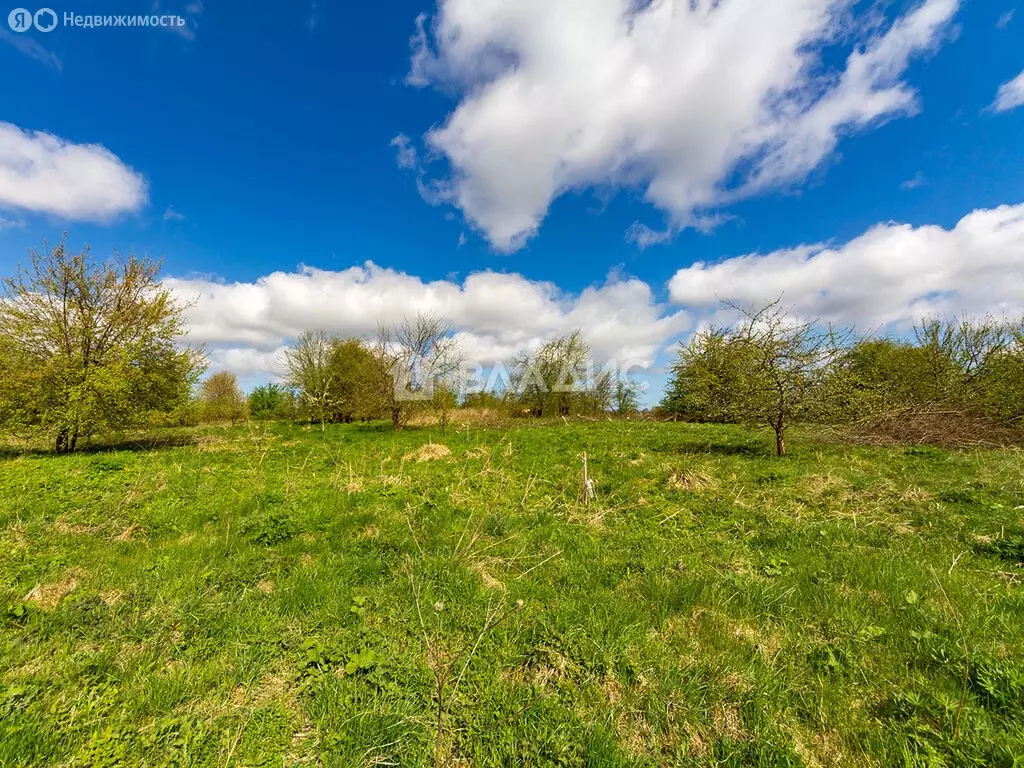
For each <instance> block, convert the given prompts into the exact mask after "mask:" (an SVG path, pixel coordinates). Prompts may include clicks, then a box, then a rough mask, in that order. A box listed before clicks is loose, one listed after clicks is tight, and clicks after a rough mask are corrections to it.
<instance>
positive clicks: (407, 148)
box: [391, 133, 420, 169]
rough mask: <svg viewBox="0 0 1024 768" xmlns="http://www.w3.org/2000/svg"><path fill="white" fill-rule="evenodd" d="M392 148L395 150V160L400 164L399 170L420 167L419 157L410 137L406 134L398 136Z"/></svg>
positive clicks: (393, 141)
mask: <svg viewBox="0 0 1024 768" xmlns="http://www.w3.org/2000/svg"><path fill="white" fill-rule="evenodd" d="M391 146H392V147H394V148H395V160H396V161H397V162H398V167H399V168H407V169H412V168H418V167H419V164H420V162H419V155H418V154H417V152H416V147H414V146H413V144H412V140H411V139H410V138H409V137H408V136H406V135H405V134H404V133H400V134H398V135H397V136H395V138H393V139H392V140H391Z"/></svg>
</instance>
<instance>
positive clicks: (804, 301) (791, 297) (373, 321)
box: [165, 203, 1024, 382]
mask: <svg viewBox="0 0 1024 768" xmlns="http://www.w3.org/2000/svg"><path fill="white" fill-rule="evenodd" d="M1022 253H1024V203H1022V204H1020V205H1015V206H1011V205H1007V206H1001V207H999V208H994V209H991V210H978V211H975V212H973V213H971V214H968V215H967V216H965V217H963V219H961V220H960V222H958V223H957V224H956V226H955V227H953V228H952V229H948V230H947V229H943V228H941V227H937V226H921V227H913V226H910V225H908V224H896V223H883V224H879V225H877V226H875V227H872V228H871V229H870V230H868V231H867V232H865V233H864V234H863V235H861V236H860V237H857V238H856V239H854V240H851V241H850V242H848V243H846V244H844V245H840V246H828V245H822V244H817V245H799V246H796V247H794V248H789V249H785V250H779V251H775V252H772V253H768V254H748V255H744V256H737V257H734V258H728V259H725V260H723V261H721V262H719V263H717V264H705V263H697V264H694V265H692V266H690V267H687V268H684V269H680V270H679V271H678V272H676V274H675V275H674V276H673V277H672V279H671V280H670V281H669V283H668V292H669V297H670V301H671V305H670V306H666V305H664V304H662V303H660V302H659V301H658V299H657V298H656V296H655V292H654V291H653V290H652V288H651V286H649V285H648V284H647V283H645V282H643V281H641V280H638V279H635V278H624V277H619V276H617V275H615V274H614V273H613V274H612V275H610V276H609V278H608V279H607V281H606V282H605V283H603V284H601V285H595V286H591V287H589V288H587V289H585V290H583V291H582V292H580V293H578V294H570V293H566V292H564V291H562V290H560V289H559V288H558V287H557V286H555V285H553V284H552V283H547V282H540V281H534V280H529V279H528V278H526V277H523V276H522V275H517V274H505V273H497V272H490V271H488V272H478V273H475V274H471V275H469V276H468V277H466V278H465V279H464V280H462V281H459V280H457V279H456V278H454V277H449V278H448V279H445V280H435V281H427V280H424V279H422V278H420V277H417V276H415V275H410V274H407V273H403V272H399V271H396V270H393V269H387V268H384V267H380V266H377V265H376V264H374V263H372V262H366V263H365V264H364V265H362V266H355V267H351V268H349V269H345V270H341V271H327V270H321V269H315V268H311V267H303V268H301V269H299V270H298V271H295V272H275V273H273V274H270V275H266V276H264V277H261V278H259V279H258V280H256V281H254V282H240V283H226V282H218V281H215V280H212V279H207V278H192V279H180V278H172V279H168V280H166V281H165V282H166V284H167V285H168V287H170V288H171V289H172V290H173V291H174V292H175V294H176V295H177V296H178V297H179V298H181V299H182V300H185V301H191V302H194V304H193V306H192V307H191V308H190V309H189V311H188V316H187V320H188V326H189V329H190V334H189V338H190V340H191V341H193V342H196V343H204V344H206V345H207V347H208V349H209V350H210V353H211V354H210V356H211V360H212V364H213V368H214V369H221V368H224V369H228V370H232V371H234V372H235V373H236V374H238V375H239V376H240V377H242V378H243V379H245V380H247V381H251V382H255V381H259V380H261V379H263V378H266V377H267V376H268V375H269V376H276V375H280V374H281V373H282V370H281V365H282V361H283V352H284V348H285V345H286V344H287V343H288V342H289V341H290V340H291V339H293V338H294V337H295V336H297V335H298V334H299V333H301V332H302V331H303V330H307V329H322V330H325V331H327V332H329V333H334V334H338V335H342V336H356V337H363V338H367V337H372V336H373V334H374V332H375V331H376V329H377V324H378V321H383V322H384V323H394V322H396V321H397V320H399V319H401V318H403V317H408V316H410V315H413V314H415V313H417V312H430V313H435V314H438V315H440V316H442V317H444V318H446V319H448V320H449V321H450V322H451V323H452V324H453V325H454V326H455V328H456V329H458V331H459V335H460V339H461V340H462V343H463V351H464V352H465V353H466V355H467V356H468V357H469V358H471V359H473V360H475V361H477V362H479V363H481V364H484V365H487V364H491V363H496V362H499V361H508V360H509V359H510V358H512V357H513V356H515V355H517V354H518V353H520V352H521V351H522V350H524V349H526V348H528V347H531V346H533V345H536V344H538V343H539V342H541V341H542V340H543V339H545V338H550V337H552V336H554V335H560V334H565V333H569V332H571V331H572V330H574V329H576V328H580V329H582V330H583V332H584V335H585V336H586V338H587V340H588V341H589V342H590V344H591V345H592V347H593V349H594V353H595V357H596V358H597V359H598V360H607V359H616V360H618V361H619V362H620V363H621V362H623V361H624V360H628V359H640V360H646V361H650V362H655V361H657V360H658V358H659V354H660V353H662V352H664V350H665V348H666V346H667V345H669V344H672V343H674V342H675V341H676V340H678V339H679V338H680V337H684V336H686V335H687V334H688V333H689V332H690V331H692V330H693V329H694V327H696V326H695V324H696V322H697V321H698V320H700V321H707V320H708V319H711V318H716V317H717V318H720V319H727V317H726V315H723V314H721V313H720V308H721V301H722V300H727V301H730V302H733V303H735V304H739V305H757V304H760V303H763V302H767V301H771V300H774V299H776V298H778V297H779V296H780V295H781V296H783V301H784V303H785V304H786V305H787V306H788V307H790V308H793V309H795V311H796V312H797V313H798V314H800V315H802V316H804V317H808V318H822V319H825V320H830V321H835V322H839V323H844V324H847V323H850V324H856V325H857V326H858V327H859V328H861V329H862V330H869V329H874V328H882V327H887V326H889V327H892V328H893V329H895V330H897V331H901V330H905V329H907V328H908V327H909V325H910V324H911V323H912V322H913V321H915V320H918V319H920V318H921V317H922V316H925V315H931V314H945V315H954V314H957V315H959V314H968V315H984V314H989V313H993V314H1007V315H1011V316H1013V315H1020V314H1024V262H1022V261H1021V254H1022ZM726 314H727V313H726Z"/></svg>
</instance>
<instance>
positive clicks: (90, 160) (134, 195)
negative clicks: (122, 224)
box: [0, 122, 147, 221]
mask: <svg viewBox="0 0 1024 768" xmlns="http://www.w3.org/2000/svg"><path fill="white" fill-rule="evenodd" d="M146 199H147V190H146V182H145V180H144V179H143V178H142V176H141V175H140V174H138V173H136V172H135V171H134V170H132V169H131V168H129V167H128V166H127V165H125V164H124V163H123V162H122V161H121V160H119V159H118V158H117V157H116V156H115V155H114V154H113V153H112V152H110V150H108V149H106V148H105V147H102V146H100V145H99V144H73V143H71V142H69V141H67V140H65V139H61V138H58V137H57V136H53V135H52V134H49V133H42V132H29V131H23V130H21V129H20V128H18V126H16V125H12V124H11V123H3V122H0V208H15V209H20V210H24V211H31V212H35V213H46V214H51V215H54V216H60V217H62V218H66V219H72V220H80V221H104V220H107V219H110V218H111V217H113V216H116V215H117V214H119V213H126V212H132V211H137V210H139V209H140V208H142V207H143V206H144V205H145V204H146Z"/></svg>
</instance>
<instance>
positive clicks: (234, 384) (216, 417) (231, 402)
mask: <svg viewBox="0 0 1024 768" xmlns="http://www.w3.org/2000/svg"><path fill="white" fill-rule="evenodd" d="M202 395H203V417H204V418H205V419H206V420H207V421H230V422H231V423H232V424H237V423H238V422H240V421H242V420H243V419H245V414H246V403H245V395H243V394H242V390H240V389H239V388H238V379H236V378H235V375H234V374H233V373H229V372H228V371H220V372H218V373H215V374H213V375H212V376H210V377H209V378H208V379H206V380H205V381H204V382H203V385H202Z"/></svg>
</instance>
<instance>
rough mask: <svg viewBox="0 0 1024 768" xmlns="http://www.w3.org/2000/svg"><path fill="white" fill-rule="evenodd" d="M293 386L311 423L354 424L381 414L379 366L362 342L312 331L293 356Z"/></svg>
mask: <svg viewBox="0 0 1024 768" xmlns="http://www.w3.org/2000/svg"><path fill="white" fill-rule="evenodd" d="M285 364H286V366H287V368H288V384H289V386H291V387H293V388H294V389H295V390H296V391H297V392H298V400H299V403H298V405H299V408H300V410H301V412H302V413H303V414H304V415H305V416H306V418H309V419H310V420H311V421H314V422H319V423H320V424H321V425H323V424H326V423H328V422H348V421H352V419H354V418H375V417H377V416H378V415H379V413H380V411H381V407H382V406H381V402H380V401H381V395H380V392H379V390H380V387H379V382H378V367H379V363H378V360H377V359H376V358H375V357H374V355H373V353H372V352H371V351H370V350H369V349H368V348H367V347H366V345H365V344H363V343H362V342H361V341H359V340H358V339H338V338H334V337H332V336H329V335H327V334H326V333H324V332H323V331H307V332H306V333H303V334H302V335H301V336H299V338H298V339H297V340H296V343H295V344H294V345H293V346H292V347H291V348H290V349H289V350H288V351H287V353H286V355H285Z"/></svg>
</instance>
